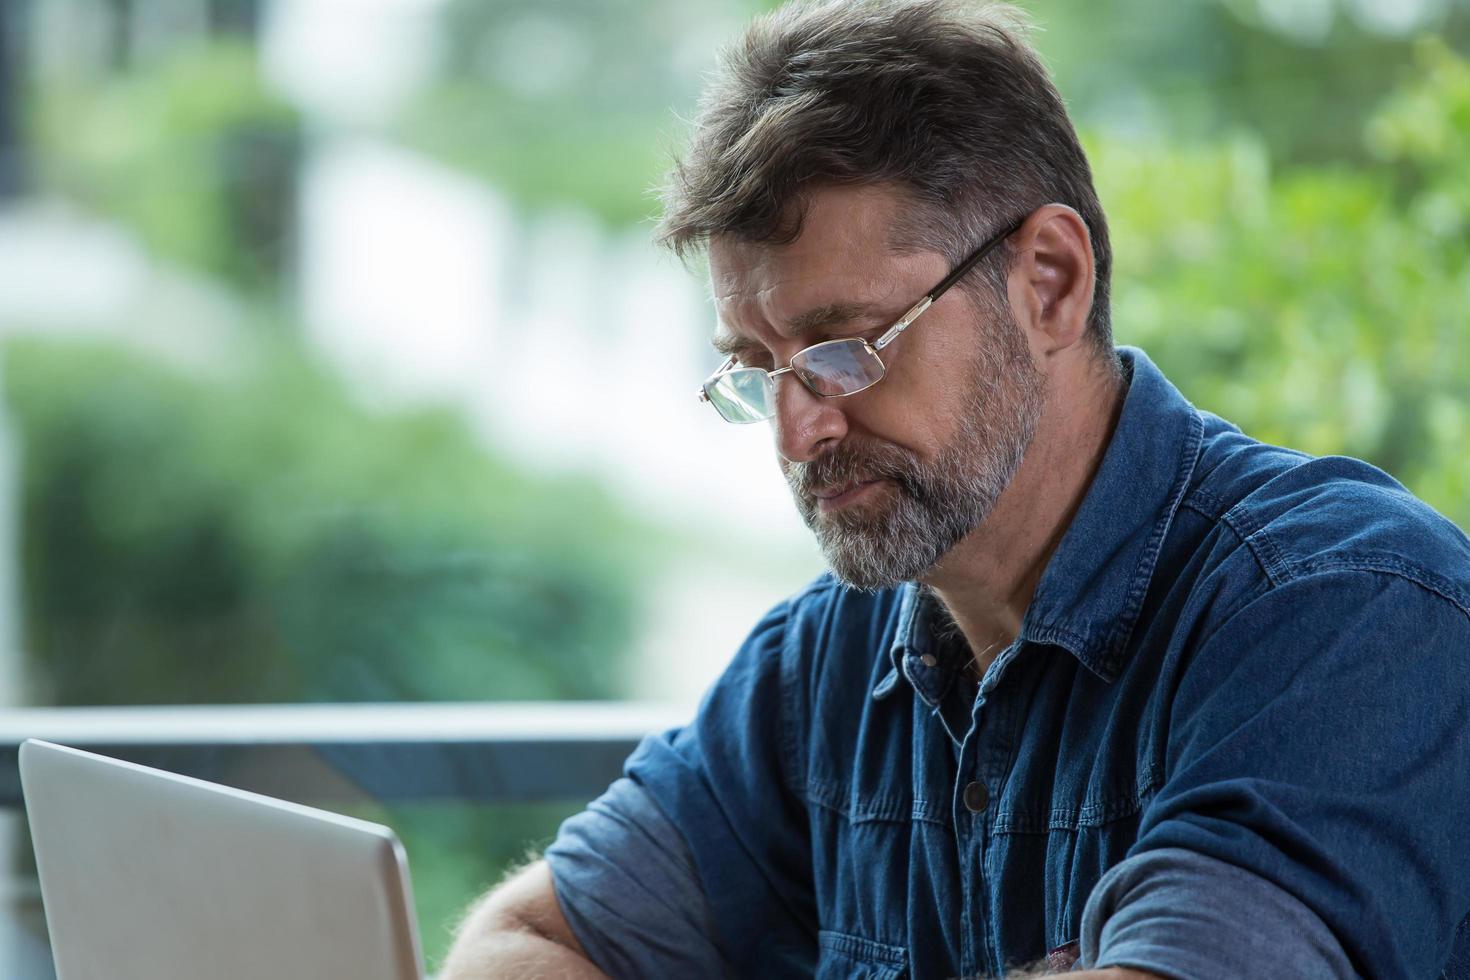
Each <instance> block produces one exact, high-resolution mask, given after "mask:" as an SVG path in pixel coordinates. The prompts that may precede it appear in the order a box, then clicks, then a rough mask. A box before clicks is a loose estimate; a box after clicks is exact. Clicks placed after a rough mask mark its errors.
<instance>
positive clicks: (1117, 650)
mask: <svg viewBox="0 0 1470 980" xmlns="http://www.w3.org/2000/svg"><path fill="white" fill-rule="evenodd" d="M1204 437H1205V423H1204V420H1203V419H1201V418H1200V416H1199V412H1197V411H1195V410H1194V408H1193V406H1190V410H1189V431H1188V432H1187V433H1186V434H1185V437H1184V446H1183V449H1182V451H1181V452H1180V454H1179V472H1178V473H1177V474H1176V475H1175V477H1174V485H1173V486H1172V487H1170V488H1169V499H1168V503H1167V504H1165V513H1164V516H1163V517H1161V518H1159V520H1157V521H1155V522H1154V526H1153V530H1152V531H1151V532H1150V533H1149V538H1148V543H1147V544H1146V545H1145V546H1144V549H1143V554H1142V555H1140V556H1139V558H1138V564H1137V565H1135V566H1134V569H1133V578H1132V581H1131V582H1130V584H1129V589H1128V596H1127V598H1125V599H1124V601H1123V611H1122V613H1120V614H1119V616H1118V618H1117V620H1116V625H1115V626H1114V628H1113V631H1112V634H1111V635H1110V636H1109V637H1108V640H1107V644H1106V646H1105V647H1104V650H1105V651H1106V656H1105V660H1104V666H1105V667H1106V668H1107V670H1108V672H1109V673H1111V674H1113V675H1114V676H1117V673H1118V671H1119V670H1121V669H1122V666H1123V650H1124V648H1125V647H1127V645H1128V640H1129V638H1130V637H1132V636H1133V631H1134V629H1135V628H1137V626H1138V614H1139V611H1140V610H1141V609H1142V608H1143V600H1144V598H1145V597H1146V596H1147V595H1148V587H1149V584H1150V583H1151V582H1152V581H1153V577H1154V572H1155V570H1156V569H1157V567H1158V561H1159V554H1160V552H1161V551H1162V550H1163V547H1164V539H1165V538H1167V537H1168V535H1169V530H1170V529H1171V528H1172V527H1173V526H1174V516H1175V515H1176V514H1177V513H1178V512H1179V504H1180V502H1181V501H1182V500H1183V499H1184V494H1185V492H1186V491H1187V490H1188V489H1189V481H1190V479H1192V478H1193V476H1194V468H1195V466H1196V465H1198V463H1199V450H1200V446H1201V445H1202V444H1203V442H1204Z"/></svg>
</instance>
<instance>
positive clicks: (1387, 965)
mask: <svg viewBox="0 0 1470 980" xmlns="http://www.w3.org/2000/svg"><path fill="white" fill-rule="evenodd" d="M1172 711H1173V720H1172V723H1171V725H1170V732H1169V735H1168V740H1167V745H1166V746H1165V747H1164V772H1165V778H1164V783H1163V785H1162V786H1161V787H1160V789H1159V791H1158V793H1157V794H1156V796H1155V798H1154V799H1153V800H1152V801H1151V802H1150V804H1149V805H1148V807H1147V808H1146V809H1145V812H1144V814H1143V819H1142V823H1141V825H1140V828H1139V836H1138V839H1137V841H1136V842H1135V844H1134V846H1133V847H1132V848H1131V849H1130V850H1129V852H1128V855H1127V859H1126V860H1125V861H1124V862H1121V863H1120V867H1121V865H1127V864H1128V863H1129V862H1130V861H1134V860H1137V859H1140V858H1141V857H1143V856H1146V855H1150V854H1161V853H1164V852H1166V851H1184V852H1189V853H1191V854H1196V855H1201V856H1203V857H1205V858H1210V859H1213V861H1214V862H1216V863H1215V864H1212V865H1211V867H1214V868H1215V869H1216V871H1218V865H1219V864H1225V865H1229V866H1231V867H1233V868H1236V869H1239V870H1240V871H1241V872H1242V875H1244V876H1242V875H1234V874H1232V875H1230V876H1229V880H1230V881H1231V882H1232V883H1233V884H1232V885H1231V886H1230V888H1231V889H1236V890H1237V892H1238V893H1236V894H1233V895H1232V897H1229V898H1227V899H1226V900H1227V901H1228V902H1229V903H1230V904H1231V905H1232V906H1235V907H1219V908H1215V909H1212V908H1208V907H1206V908H1201V907H1199V906H1198V905H1197V904H1196V905H1195V906H1193V907H1189V908H1185V907H1182V906H1181V905H1180V904H1179V903H1182V902H1186V901H1197V899H1189V898H1187V896H1188V895H1190V894H1193V889H1194V887H1195V886H1196V885H1197V884H1199V883H1200V880H1201V879H1200V877H1199V876H1200V873H1201V872H1200V871H1199V870H1196V871H1194V872H1189V871H1186V870H1183V869H1179V868H1175V869H1173V870H1172V871H1167V873H1165V871H1163V870H1160V874H1161V875H1162V877H1161V880H1160V881H1159V882H1158V883H1156V884H1153V885H1148V884H1145V883H1143V882H1142V880H1141V879H1137V878H1135V877H1134V876H1135V875H1136V874H1140V873H1142V872H1144V871H1147V870H1148V869H1149V868H1150V867H1153V868H1155V869H1156V870H1157V869H1158V866H1157V865H1154V864H1150V863H1148V862H1145V861H1142V860H1139V863H1137V864H1133V865H1131V866H1130V867H1128V868H1127V869H1125V870H1122V871H1120V872H1119V875H1118V877H1117V878H1115V879H1113V881H1112V882H1111V888H1110V889H1108V890H1104V891H1102V894H1101V895H1100V896H1099V897H1098V900H1097V904H1096V906H1095V907H1090V908H1089V909H1088V911H1089V912H1091V913H1092V915H1093V916H1094V932H1095V934H1096V936H1097V937H1098V938H1097V943H1098V944H1099V946H1100V947H1101V948H1100V949H1099V950H1098V953H1099V954H1100V955H1099V958H1098V961H1099V962H1104V963H1105V962H1107V961H1108V957H1109V956H1116V955H1122V951H1123V950H1125V949H1126V950H1133V951H1141V950H1143V949H1144V948H1145V947H1146V946H1147V947H1148V949H1149V952H1148V953H1147V954H1145V953H1143V952H1137V953H1136V955H1138V956H1140V957H1142V956H1144V955H1147V956H1149V957H1153V958H1156V959H1151V960H1150V962H1153V963H1154V964H1155V965H1156V966H1157V967H1158V972H1162V973H1164V974H1165V975H1178V976H1191V977H1193V976H1214V975H1220V976H1225V975H1235V976H1239V975H1254V976H1280V975H1292V972H1291V971H1290V970H1286V969H1282V968H1281V967H1280V964H1279V962H1278V959H1277V957H1278V956H1280V955H1282V954H1280V953H1277V952H1273V950H1272V949H1270V948H1268V947H1256V946H1252V945H1249V944H1248V945H1247V946H1245V947H1237V949H1236V950H1235V953H1234V954H1231V955H1232V956H1233V957H1234V958H1232V959H1228V960H1227V962H1231V963H1238V962H1239V957H1241V956H1247V957H1255V958H1258V962H1254V963H1252V964H1250V965H1248V966H1247V965H1241V966H1240V967H1239V968H1238V969H1235V970H1224V972H1220V970H1221V969H1224V967H1221V968H1220V969H1217V970H1216V971H1214V972H1203V971H1202V968H1201V963H1202V962H1203V961H1202V960H1199V959H1196V958H1192V957H1191V955H1190V950H1199V949H1208V948H1210V947H1211V946H1212V944H1213V943H1214V942H1216V941H1217V940H1216V939H1215V938H1212V935H1211V931H1212V930H1216V929H1223V930H1225V931H1224V933H1223V937H1224V938H1226V939H1228V940H1229V941H1231V942H1235V943H1245V942H1246V940H1245V939H1244V938H1242V932H1241V930H1242V926H1243V924H1244V923H1246V922H1247V921H1253V920H1254V916H1255V913H1256V911H1258V910H1256V909H1248V908H1245V907H1243V905H1240V904H1239V903H1244V902H1246V901H1247V898H1246V895H1247V894H1249V895H1253V896H1255V899H1253V900H1259V901H1264V902H1266V903H1268V907H1275V908H1277V909H1279V910H1288V911H1287V912H1286V914H1287V915H1289V916H1290V917H1292V918H1293V919H1295V920H1297V921H1299V922H1302V921H1305V922H1309V921H1310V920H1308V919H1307V918H1306V917H1305V915H1304V914H1303V913H1305V912H1310V913H1311V915H1312V916H1315V917H1316V919H1317V920H1319V921H1320V922H1321V924H1322V926H1323V927H1324V928H1325V930H1326V932H1327V933H1328V934H1330V935H1331V936H1332V937H1333V938H1334V939H1335V940H1336V942H1337V943H1338V944H1339V945H1340V947H1341V949H1342V952H1343V954H1344V956H1345V957H1346V959H1347V961H1348V963H1349V964H1350V966H1351V968H1352V969H1353V970H1354V971H1356V972H1357V973H1360V974H1362V975H1364V976H1370V977H1395V978H1396V977H1427V976H1435V975H1437V974H1438V971H1439V970H1440V968H1441V967H1442V966H1443V965H1444V963H1445V962H1446V960H1447V959H1448V958H1449V956H1450V952H1451V945H1452V943H1453V941H1454V936H1455V932H1456V927H1457V925H1458V924H1459V923H1460V921H1461V919H1463V918H1464V917H1465V914H1466V912H1467V911H1470V824H1467V822H1466V820H1465V814H1466V813H1470V778H1467V777H1466V774H1467V773H1470V725H1467V724H1466V719H1467V717H1470V614H1467V613H1466V611H1465V610H1464V609H1463V608H1462V607H1461V606H1460V605H1459V604H1457V603H1456V602H1454V601H1452V600H1450V599H1448V598H1446V597H1445V596H1444V595H1441V594H1438V593H1437V592H1434V591H1431V590H1430V589H1429V588H1426V587H1425V586H1423V585H1420V584H1419V583H1418V582H1416V581H1414V580H1411V579H1409V578H1406V577H1404V576H1402V575H1399V574H1396V573H1391V572H1386V571H1380V570H1367V569H1336V570H1331V571H1323V572H1317V573H1314V574H1310V575H1307V576H1304V577H1301V578H1298V579H1295V580H1292V581H1290V582H1288V583H1286V584H1282V585H1278V586H1275V587H1273V588H1271V589H1268V590H1267V591H1265V592H1264V593H1263V594H1262V595H1260V596H1259V597H1257V598H1255V599H1253V600H1251V601H1250V602H1249V603H1247V604H1246V605H1245V606H1244V607H1243V608H1242V609H1240V610H1239V611H1238V612H1236V613H1234V614H1233V615H1231V616H1230V618H1228V619H1227V620H1226V621H1225V622H1224V623H1223V625H1221V626H1220V627H1219V628H1218V629H1217V630H1216V631H1215V632H1214V633H1213V634H1212V635H1210V636H1209V637H1208V638H1206V639H1205V640H1204V641H1203V642H1202V643H1201V644H1200V646H1199V647H1198V648H1197V649H1196V651H1195V653H1194V656H1193V658H1192V659H1191V660H1190V662H1189V663H1188V665H1187V667H1186V668H1185V670H1184V671H1183V674H1182V676H1181V678H1180V679H1179V681H1178V682H1177V687H1176V690H1175V694H1174V698H1173V704H1172ZM1154 860H1155V861H1157V860H1158V859H1157V858H1155V859H1154ZM1267 886H1269V888H1268V887H1267ZM1211 887H1213V886H1211ZM1270 888H1274V889H1276V890H1277V891H1279V892H1280V893H1281V894H1279V895H1278V894H1274V893H1273V892H1272V891H1270ZM1227 894H1231V893H1230V892H1229V891H1228V890H1227ZM1092 904H1093V903H1091V902H1089V906H1092ZM1212 904H1215V905H1218V901H1214V902H1212ZM1297 905H1300V906H1301V908H1300V909H1297ZM1290 910H1295V911H1290ZM1231 921H1233V922H1234V923H1235V924H1234V925H1233V926H1232V925H1230V923H1231ZM1149 937H1151V939H1150V938H1149ZM1302 940H1303V942H1304V943H1305V944H1306V946H1310V947H1313V948H1314V949H1315V950H1316V953H1315V954H1314V955H1316V956H1317V957H1318V958H1319V959H1321V961H1322V963H1323V964H1324V971H1327V972H1322V973H1321V974H1318V973H1310V974H1301V975H1303V976H1308V975H1310V976H1317V975H1322V976H1335V975H1338V974H1336V973H1333V972H1330V970H1331V969H1335V967H1332V966H1329V965H1327V964H1331V963H1333V962H1334V960H1333V957H1332V956H1331V950H1330V948H1328V947H1327V945H1326V942H1325V938H1324V935H1323V932H1322V930H1319V929H1316V928H1315V927H1311V928H1309V929H1308V931H1307V934H1306V935H1305V936H1304V937H1302ZM1166 947H1167V948H1166ZM1220 955H1222V956H1223V955H1226V954H1224V953H1221V954H1220ZM1285 955H1287V956H1299V955H1302V956H1305V955H1308V952H1307V950H1306V948H1305V947H1304V946H1303V945H1302V943H1297V944H1293V945H1291V946H1289V947H1288V950H1287V952H1286V954H1285ZM1117 965H1129V964H1127V963H1123V962H1121V961H1120V962H1118V963H1117ZM1135 965H1139V966H1143V967H1145V968H1146V964H1144V963H1143V962H1142V960H1140V961H1139V962H1138V963H1137V964H1135Z"/></svg>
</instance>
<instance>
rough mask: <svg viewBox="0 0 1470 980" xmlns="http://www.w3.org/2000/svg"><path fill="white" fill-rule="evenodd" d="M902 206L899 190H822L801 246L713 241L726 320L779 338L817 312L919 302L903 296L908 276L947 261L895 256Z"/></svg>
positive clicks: (811, 204) (713, 270) (814, 198)
mask: <svg viewBox="0 0 1470 980" xmlns="http://www.w3.org/2000/svg"><path fill="white" fill-rule="evenodd" d="M904 204H905V202H904V198H903V196H902V195H901V194H900V193H899V192H898V191H897V190H895V189H893V188H890V187H885V186H881V185H869V186H862V187H826V188H820V189H817V190H814V191H811V192H810V194H809V196H808V199H807V205H808V206H807V209H806V212H805V214H804V216H803V220H802V226H801V234H800V235H799V236H798V237H797V238H796V240H795V241H792V242H790V243H787V244H782V245H771V244H753V243H750V242H742V241H737V240H734V239H731V238H716V239H714V240H713V241H711V242H710V247H709V265H710V285H711V288H712V290H713V292H714V299H715V305H716V307H717V309H718V311H719V314H720V319H721V321H722V322H723V323H724V324H725V325H726V328H727V329H731V330H735V331H739V332H760V331H761V330H762V329H763V328H764V329H775V330H777V331H779V330H780V329H781V328H782V327H783V325H785V324H788V323H789V322H790V321H791V320H792V319H794V318H796V317H798V316H800V315H801V314H802V313H803V312H806V311H807V310H810V309H812V308H814V307H818V306H823V305H828V304H836V303H885V302H889V301H892V302H902V301H903V299H904V298H907V299H908V301H909V302H912V301H913V300H917V299H918V296H917V295H915V296H912V297H907V296H906V294H903V290H904V288H905V287H906V286H909V279H910V278H911V275H910V273H912V272H913V268H914V267H916V266H917V267H919V268H921V269H922V270H925V271H930V266H931V265H932V264H934V263H936V262H940V261H941V260H939V259H938V257H937V256H932V255H931V256H921V255H915V254H912V253H909V254H900V253H899V252H896V251H895V250H894V249H893V247H892V238H893V231H894V228H895V227H896V225H897V222H898V220H899V219H900V218H901V217H902V215H903V207H904ZM919 278H920V279H922V276H919ZM919 288H920V290H921V291H922V289H923V287H919ZM910 291H911V287H910Z"/></svg>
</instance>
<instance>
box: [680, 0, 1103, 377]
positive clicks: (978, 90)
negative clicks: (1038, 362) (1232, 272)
mask: <svg viewBox="0 0 1470 980" xmlns="http://www.w3.org/2000/svg"><path fill="white" fill-rule="evenodd" d="M1028 29H1029V25H1028V23H1027V21H1026V18H1025V15H1023V14H1022V13H1021V12H1020V11H1018V10H1016V9H1015V8H1013V7H1010V6H1006V5H1004V4H999V3H975V2H965V0H828V2H824V3H807V2H798V3H792V4H788V5H787V6H785V7H782V8H781V9H779V10H777V11H775V12H773V13H770V14H767V15H765V16H763V17H761V18H759V19H757V20H756V21H755V22H754V23H753V24H751V26H750V28H749V29H748V30H747V31H746V33H745V34H744V36H743V37H742V38H741V39H740V40H739V41H737V42H736V43H735V44H734V45H733V46H731V47H730V48H729V49H727V50H726V51H725V52H724V56H723V58H722V59H721V63H720V67H719V70H718V71H717V72H716V74H715V76H714V77H713V78H712V80H711V82H710V84H709V86H708V87H707V89H706V90H705V93H704V96H703V98H702V100H701V102H700V107H699V113H698V116H697V117H696V120H695V127H694V134H693V138H692V140H691V142H690V145H689V148H688V151H687V154H686V156H685V157H684V159H683V160H682V161H680V162H678V163H676V164H675V166H674V169H673V171H672V172H671V174H670V175H669V179H668V183H667V184H666V186H665V188H664V192H663V198H664V215H663V219H662V221H661V222H660V224H659V227H658V229H657V232H656V236H657V239H658V241H659V242H661V243H662V244H664V245H666V246H668V247H670V248H672V249H673V250H674V251H675V252H676V253H677V254H679V255H681V256H682V255H685V254H687V253H688V251H690V250H691V249H695V248H699V247H702V246H704V245H706V244H707V243H708V241H709V239H711V238H713V237H717V236H724V235H729V236H733V237H736V238H739V239H743V240H746V241H752V242H768V243H771V244H779V243H786V242H790V241H792V240H794V239H795V238H796V237H797V235H799V234H800V232H801V223H802V219H803V216H804V211H805V203H804V201H805V192H806V191H808V190H810V189H812V188H813V187H817V186H820V185H823V184H878V183H891V184H893V185H894V186H895V187H897V188H899V189H901V190H902V191H903V192H904V193H905V194H906V195H907V196H908V197H909V198H910V200H911V202H912V208H911V209H910V213H909V216H908V218H907V219H906V220H905V221H904V222H903V226H902V227H900V228H897V229H895V230H894V234H895V241H894V242H893V243H891V244H892V245H893V246H894V247H897V248H901V249H909V248H924V249H932V250H934V251H937V252H940V253H942V254H945V255H947V256H948V257H949V259H950V261H952V262H955V263H958V262H959V261H960V260H961V259H962V258H963V257H964V256H965V255H967V254H968V253H969V252H970V251H971V250H973V249H974V248H975V246H976V245H977V244H978V243H979V242H981V241H983V240H984V239H985V238H986V237H988V236H989V235H991V234H994V233H996V232H998V231H999V230H1001V229H1002V228H1003V227H1004V226H1005V225H1006V224H1007V223H1009V222H1012V221H1015V220H1017V219H1018V218H1021V217H1024V216H1025V215H1026V214H1029V213H1030V212H1031V211H1033V210H1035V209H1036V208H1038V207H1040V206H1041V205H1043V204H1046V203H1049V202H1053V201H1056V202H1060V203H1062V204H1066V205H1069V206H1070V207H1072V208H1074V209H1075V210H1076V211H1077V212H1078V213H1079V214H1080V215H1081V216H1082V219H1083V221H1085V222H1086V223H1087V228H1088V231H1089V232H1090V234H1091V238H1092V250H1093V255H1094V258H1095V261H1096V272H1097V276H1096V281H1095V284H1094V292H1093V305H1092V313H1091V316H1090V319H1089V326H1090V328H1091V331H1090V332H1091V336H1092V340H1093V342H1094V343H1095V344H1096V346H1097V347H1098V348H1099V349H1100V350H1103V351H1109V352H1110V351H1111V349H1112V332H1111V329H1110V326H1109V317H1108V283H1109V278H1110V275H1111V269H1112V253H1111V251H1110V249H1109V247H1108V228H1107V221H1106V219H1105V218H1104V217H1103V211H1102V205H1101V204H1099V203H1098V199H1097V192H1096V190H1094V189H1093V186H1092V171H1091V169H1090V168H1089V167H1088V164H1087V157H1086V155H1085V154H1084V153H1083V152H1082V147H1081V144H1080V143H1079V142H1078V140H1077V133H1076V131H1075V130H1074V129H1073V128H1072V122H1071V120H1070V119H1069V118H1068V116H1067V110H1066V106H1065V105H1064V104H1063V102H1062V98H1061V95H1060V94H1058V92H1057V90H1056V87H1055V86H1054V85H1053V84H1052V82H1051V78H1050V77H1049V75H1048V74H1047V71H1046V68H1045V66H1043V65H1042V63H1041V60H1040V58H1039V56H1038V55H1037V53H1036V52H1035V50H1034V49H1032V48H1031V47H1030V45H1029V44H1028V43H1027V42H1026V40H1025V35H1026V32H1027V31H1028ZM1003 254H1004V255H1006V257H1007V258H1006V263H1005V264H1006V265H1009V262H1010V260H1011V256H1010V252H1009V248H1007V249H1006V250H1005V251H1004V252H1003ZM1004 271H1005V270H1004V269H1002V270H1000V271H999V272H998V273H997V272H996V271H995V270H993V269H992V270H990V275H988V276H987V277H986V278H987V280H988V282H989V285H990V286H991V287H992V288H1002V287H1003V283H1004Z"/></svg>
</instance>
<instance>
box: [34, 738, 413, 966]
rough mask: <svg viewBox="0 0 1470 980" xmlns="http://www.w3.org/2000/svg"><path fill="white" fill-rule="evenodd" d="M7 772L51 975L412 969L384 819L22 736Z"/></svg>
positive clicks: (392, 843)
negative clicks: (20, 812)
mask: <svg viewBox="0 0 1470 980" xmlns="http://www.w3.org/2000/svg"><path fill="white" fill-rule="evenodd" d="M20 777H21V787H22V790H23V792H24V794H25V804H26V813H27V817H28V819H29V823H30V828H31V838H32V840H33V841H34V843H35V848H36V865H37V869H38V871H39V873H40V879H41V898H42V901H43V903H44V905H45V909H46V925H47V928H48V929H49V930H50V933H51V948H52V951H53V955H54V956H55V960H56V972H57V977H58V980H94V978H95V980H104V978H105V980H185V978H188V980H199V978H201V977H209V978H211V980H247V978H249V980H260V978H265V977H269V978H284V977H302V978H338V977H340V978H343V980H346V978H352V980H419V978H420V975H421V974H420V968H419V967H420V956H419V947H418V933H417V930H416V929H415V927H414V921H413V902H412V900H411V898H410V892H409V882H408V868H407V864H406V862H405V859H404V854H403V848H402V847H401V846H400V845H399V843H398V839H397V838H396V837H395V836H394V835H393V832H392V831H391V830H389V829H388V828H387V827H382V826H379V825H378V824H373V823H367V822H365V821H362V820H354V819H351V818H348V817H342V816H338V815H337V814H333V813H327V812H325V811H322V810H315V809H312V808H310V807H305V806H298V805H296V804H293V803H285V802H282V801H280V800H273V799H271V798H269V797H265V796H259V795H256V794H254V793H245V792H242V791H240V790H235V789H230V788H228V787H224V786H217V785H215V784H213V783H207V782H204V781H202V780H197V779H190V778H187V777H184V776H177V775H174V774H172V773H167V772H160V771H159V770H156V769H149V768H146V767H144V766H138V765H133V764H132V763H127V762H119V761H117V760H114V759H107V758H104V757H102V756H98V755H93V754H92V753H89V752H81V751H78V750H76V749H69V748H64V747H62V746H58V745H51V744H49V743H47V742H40V741H36V740H34V739H31V740H28V741H26V742H25V743H24V744H23V745H21V748H20Z"/></svg>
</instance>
